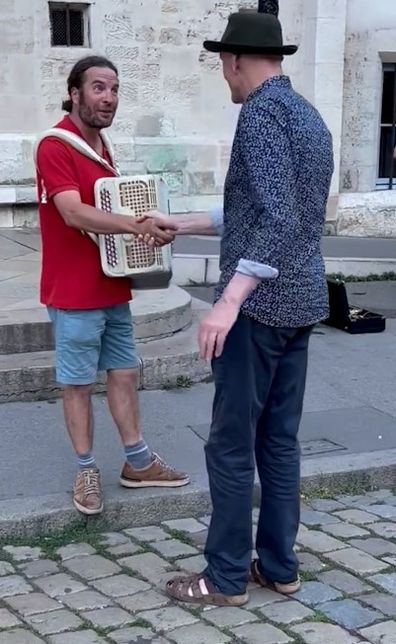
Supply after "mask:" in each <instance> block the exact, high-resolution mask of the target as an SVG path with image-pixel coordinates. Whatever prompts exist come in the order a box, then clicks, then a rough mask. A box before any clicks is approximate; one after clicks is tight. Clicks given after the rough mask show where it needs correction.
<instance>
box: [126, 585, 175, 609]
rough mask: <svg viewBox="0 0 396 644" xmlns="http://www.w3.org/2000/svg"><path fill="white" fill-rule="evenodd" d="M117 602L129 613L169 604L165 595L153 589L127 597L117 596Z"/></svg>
mask: <svg viewBox="0 0 396 644" xmlns="http://www.w3.org/2000/svg"><path fill="white" fill-rule="evenodd" d="M117 603H118V604H119V605H120V606H121V607H122V608H124V609H125V610H127V611H129V612H131V613H138V612H140V611H142V610H151V609H152V608H161V607H162V606H166V605H167V604H169V600H168V598H167V597H166V596H165V595H162V594H161V593H158V592H156V591H155V590H146V591H144V592H138V593H135V594H134V595H128V596H127V597H117Z"/></svg>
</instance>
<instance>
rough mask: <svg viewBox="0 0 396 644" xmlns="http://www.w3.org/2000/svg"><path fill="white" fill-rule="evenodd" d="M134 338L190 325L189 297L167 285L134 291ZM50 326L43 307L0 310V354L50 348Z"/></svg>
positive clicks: (164, 333)
mask: <svg viewBox="0 0 396 644" xmlns="http://www.w3.org/2000/svg"><path fill="white" fill-rule="evenodd" d="M130 306H131V311H132V315H133V321H134V331H135V337H136V339H137V340H138V341H140V342H148V341H151V340H153V339H160V338H166V337H168V336H171V335H173V334H174V333H177V332H178V331H181V330H182V329H185V328H186V327H187V326H188V325H189V324H191V319H192V311H191V296H190V295H189V294H188V293H187V292H186V291H184V290H183V289H181V288H179V287H178V286H175V285H171V286H169V288H167V289H161V290H152V291H136V292H135V293H134V299H133V301H132V302H131V305H130ZM53 346H54V344H53V336H52V327H51V324H50V322H49V318H48V314H47V311H46V309H45V307H43V306H39V305H37V304H36V303H34V306H33V307H32V308H26V309H22V310H19V309H18V310H17V309H13V308H11V307H8V308H7V309H3V310H2V311H0V355H1V354H2V355H4V354H10V353H28V352H36V351H50V350H52V349H53Z"/></svg>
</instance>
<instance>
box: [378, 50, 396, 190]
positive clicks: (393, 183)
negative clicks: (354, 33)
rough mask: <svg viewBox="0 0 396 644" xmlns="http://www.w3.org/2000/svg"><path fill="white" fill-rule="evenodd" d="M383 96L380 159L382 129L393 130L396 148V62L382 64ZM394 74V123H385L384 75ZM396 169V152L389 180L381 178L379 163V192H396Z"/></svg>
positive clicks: (393, 148) (392, 148)
mask: <svg viewBox="0 0 396 644" xmlns="http://www.w3.org/2000/svg"><path fill="white" fill-rule="evenodd" d="M381 71H382V94H381V112H380V127H379V131H380V136H379V146H378V154H379V158H380V157H381V141H382V136H381V135H382V129H383V128H385V127H388V128H389V127H390V128H392V129H391V150H392V151H394V150H395V146H396V62H383V63H382V70H381ZM389 71H391V72H393V75H394V84H393V121H392V123H383V122H382V105H383V96H384V74H385V72H389ZM395 169H396V159H395V158H394V152H393V153H392V159H391V165H390V172H389V178H388V177H380V176H379V173H380V163H379V162H378V166H377V182H376V187H377V190H394V189H396V177H395V176H394V174H395Z"/></svg>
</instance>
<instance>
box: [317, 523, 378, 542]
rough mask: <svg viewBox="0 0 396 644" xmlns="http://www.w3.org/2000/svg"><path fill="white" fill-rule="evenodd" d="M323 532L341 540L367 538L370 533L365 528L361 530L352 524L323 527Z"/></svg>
mask: <svg viewBox="0 0 396 644" xmlns="http://www.w3.org/2000/svg"><path fill="white" fill-rule="evenodd" d="M323 530H324V531H325V532H328V533H329V534H331V535H332V536H333V537H340V539H350V538H351V537H367V536H368V535H369V534H370V533H369V532H368V531H367V530H365V529H364V528H360V527H358V526H356V525H353V524H352V523H334V524H331V525H325V526H323Z"/></svg>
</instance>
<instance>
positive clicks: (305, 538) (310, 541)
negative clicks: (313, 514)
mask: <svg viewBox="0 0 396 644" xmlns="http://www.w3.org/2000/svg"><path fill="white" fill-rule="evenodd" d="M297 541H298V543H299V544H300V545H301V546H303V547H304V548H309V549H310V550H314V551H315V552H320V553H324V552H330V551H332V550H341V549H342V548H345V543H343V542H342V541H338V539H334V538H333V537H329V536H328V535H327V534H325V533H324V532H319V531H317V530H307V531H306V532H300V533H299V536H298V537H297Z"/></svg>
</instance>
